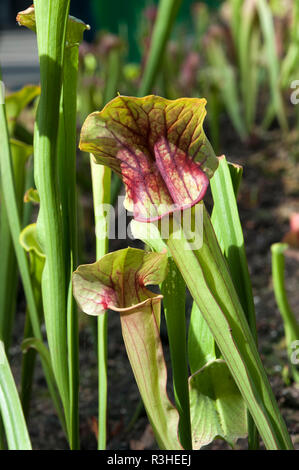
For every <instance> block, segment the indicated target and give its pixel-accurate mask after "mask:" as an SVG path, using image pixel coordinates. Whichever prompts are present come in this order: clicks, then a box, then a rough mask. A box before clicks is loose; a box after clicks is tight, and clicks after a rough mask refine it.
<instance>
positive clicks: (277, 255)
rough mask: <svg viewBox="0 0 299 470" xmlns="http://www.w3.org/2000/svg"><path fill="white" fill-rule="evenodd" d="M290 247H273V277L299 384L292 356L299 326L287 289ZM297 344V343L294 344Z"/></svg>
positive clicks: (296, 373)
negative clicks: (287, 266)
mask: <svg viewBox="0 0 299 470" xmlns="http://www.w3.org/2000/svg"><path fill="white" fill-rule="evenodd" d="M287 248H288V245H287V244H285V243H275V244H274V245H272V246H271V251H272V277H273V287H274V294H275V298H276V302H277V305H278V308H279V311H280V313H281V316H282V319H283V326H284V332H285V337H286V344H287V350H288V358H289V363H290V367H291V371H292V375H293V378H294V380H295V382H297V383H299V371H298V369H297V368H296V365H295V364H292V362H291V356H292V353H293V352H294V349H293V348H292V344H293V343H294V342H295V341H298V340H299V324H298V322H297V320H296V317H295V315H294V313H293V311H292V309H291V307H290V304H289V302H288V298H287V293H286V289H285V278H284V270H285V258H284V252H285V250H287ZM294 344H295V343H294Z"/></svg>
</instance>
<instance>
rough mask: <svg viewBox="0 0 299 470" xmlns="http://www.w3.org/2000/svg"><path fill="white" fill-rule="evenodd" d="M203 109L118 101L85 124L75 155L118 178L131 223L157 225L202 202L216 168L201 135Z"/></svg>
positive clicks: (199, 104) (150, 99) (194, 101)
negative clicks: (84, 155) (87, 156)
mask: <svg viewBox="0 0 299 470" xmlns="http://www.w3.org/2000/svg"><path fill="white" fill-rule="evenodd" d="M205 104H206V100H205V99H198V98H181V99H178V100H174V101H170V100H166V99H164V98H161V97H159V96H154V95H150V96H146V97H144V98H132V97H125V96H119V97H117V98H115V99H114V100H112V101H111V102H110V103H108V104H107V105H106V106H105V108H104V109H103V110H102V111H101V112H96V113H93V114H91V115H90V116H89V117H88V118H87V120H86V121H85V124H84V126H83V128H82V132H81V141H80V148H81V150H83V151H86V152H90V153H92V154H93V155H94V158H95V161H96V162H97V163H101V164H104V165H107V166H110V167H111V168H112V169H113V170H114V171H116V172H117V173H119V174H121V175H122V178H123V181H124V183H125V186H126V200H125V207H126V209H128V210H131V211H133V212H134V218H135V219H136V220H139V221H153V220H157V219H159V218H160V217H162V216H163V215H165V214H167V213H170V212H173V211H175V210H181V209H186V208H188V207H191V206H193V205H194V204H195V203H196V202H198V201H200V200H201V199H202V198H203V197H204V195H205V192H206V190H207V187H208V184H209V178H210V177H212V176H213V173H214V171H215V170H216V168H217V165H218V161H217V158H216V156H215V154H214V152H213V150H212V148H211V146H210V144H209V142H208V140H207V139H206V136H205V133H204V130H203V121H204V117H205V115H206V110H205Z"/></svg>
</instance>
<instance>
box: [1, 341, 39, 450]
mask: <svg viewBox="0 0 299 470" xmlns="http://www.w3.org/2000/svg"><path fill="white" fill-rule="evenodd" d="M0 411H1V415H2V418H3V423H4V427H5V431H6V438H7V443H8V448H9V449H10V450H31V449H32V448H31V443H30V438H29V434H28V430H27V427H26V422H25V418H24V415H23V411H22V407H21V403H20V399H19V395H18V391H17V388H16V384H15V381H14V378H13V375H12V373H11V370H10V367H9V363H8V360H7V357H6V355H5V350H4V344H3V342H2V341H0Z"/></svg>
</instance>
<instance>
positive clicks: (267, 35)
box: [257, 0, 288, 131]
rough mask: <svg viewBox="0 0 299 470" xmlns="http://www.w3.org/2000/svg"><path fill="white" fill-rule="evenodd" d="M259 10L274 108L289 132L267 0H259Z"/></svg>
mask: <svg viewBox="0 0 299 470" xmlns="http://www.w3.org/2000/svg"><path fill="white" fill-rule="evenodd" d="M257 9H258V14H259V19H260V23H261V29H262V32H263V36H264V41H265V47H266V54H267V61H268V64H267V65H268V70H269V79H270V88H271V94H272V101H273V106H274V108H275V112H276V116H277V119H278V121H279V124H280V126H281V128H282V130H284V131H287V130H288V121H287V118H286V114H285V109H284V104H283V100H282V95H281V90H280V87H279V84H280V66H279V60H278V57H277V54H276V47H275V32H274V24H273V18H272V13H271V10H270V7H269V5H268V3H267V2H266V0H259V1H258V2H257Z"/></svg>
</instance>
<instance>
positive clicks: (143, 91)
mask: <svg viewBox="0 0 299 470" xmlns="http://www.w3.org/2000/svg"><path fill="white" fill-rule="evenodd" d="M181 3H182V0H160V3H159V8H158V14H157V19H156V22H155V26H154V30H153V35H152V39H151V46H150V52H149V56H148V59H147V63H146V67H145V71H144V74H143V77H142V80H141V84H140V87H139V91H138V96H144V95H147V94H148V93H150V91H151V90H152V88H153V86H154V82H155V80H156V77H157V74H158V70H159V67H160V66H161V62H162V60H163V54H164V51H165V46H166V42H167V40H168V38H169V34H170V31H171V29H172V26H173V23H174V20H175V18H176V15H177V12H178V10H179V7H180V5H181Z"/></svg>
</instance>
